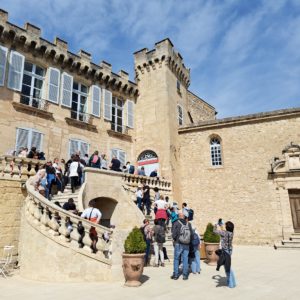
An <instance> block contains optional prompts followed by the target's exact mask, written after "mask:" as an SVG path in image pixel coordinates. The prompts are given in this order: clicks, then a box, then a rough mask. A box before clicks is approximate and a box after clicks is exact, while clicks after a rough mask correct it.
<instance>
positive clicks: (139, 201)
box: [135, 187, 143, 211]
mask: <svg viewBox="0 0 300 300" xmlns="http://www.w3.org/2000/svg"><path fill="white" fill-rule="evenodd" d="M135 195H136V203H137V206H138V208H139V209H140V210H141V211H142V210H143V208H142V201H143V191H142V188H141V187H138V188H137V191H136V192H135Z"/></svg>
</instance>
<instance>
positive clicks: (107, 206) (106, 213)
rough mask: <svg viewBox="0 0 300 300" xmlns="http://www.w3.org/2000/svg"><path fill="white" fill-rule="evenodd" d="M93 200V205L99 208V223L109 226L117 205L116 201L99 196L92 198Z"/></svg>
mask: <svg viewBox="0 0 300 300" xmlns="http://www.w3.org/2000/svg"><path fill="white" fill-rule="evenodd" d="M93 200H95V207H96V208H98V209H99V210H100V212H101V213H102V217H101V220H100V225H102V226H105V227H110V225H112V224H111V218H112V215H113V213H114V211H115V208H116V206H117V204H118V203H117V201H115V200H114V199H111V198H106V197H99V198H95V199H93Z"/></svg>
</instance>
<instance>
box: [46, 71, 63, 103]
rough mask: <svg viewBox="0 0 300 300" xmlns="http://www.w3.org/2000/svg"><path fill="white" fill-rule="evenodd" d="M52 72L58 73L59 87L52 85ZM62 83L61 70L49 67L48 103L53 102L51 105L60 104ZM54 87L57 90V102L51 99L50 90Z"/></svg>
mask: <svg viewBox="0 0 300 300" xmlns="http://www.w3.org/2000/svg"><path fill="white" fill-rule="evenodd" d="M51 72H58V85H57V86H56V85H54V84H53V83H51V80H50V78H51ZM60 81H61V78H60V70H59V69H56V68H52V67H49V68H48V89H47V101H49V102H51V103H55V104H58V103H59V97H60ZM52 86H53V87H54V88H57V97H56V98H57V99H56V100H52V99H50V88H51V87H52Z"/></svg>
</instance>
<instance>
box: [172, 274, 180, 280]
mask: <svg viewBox="0 0 300 300" xmlns="http://www.w3.org/2000/svg"><path fill="white" fill-rule="evenodd" d="M178 278H179V276H175V275H172V276H171V279H174V280H177V279H178Z"/></svg>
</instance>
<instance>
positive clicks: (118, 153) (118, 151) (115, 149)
mask: <svg viewBox="0 0 300 300" xmlns="http://www.w3.org/2000/svg"><path fill="white" fill-rule="evenodd" d="M113 151H116V152H117V155H116V156H117V159H118V160H120V153H121V152H123V153H124V164H122V161H121V160H120V162H121V168H122V167H123V166H125V165H126V157H127V155H126V152H125V151H124V150H122V149H119V148H112V149H111V150H110V160H112V157H113V155H112V152H113Z"/></svg>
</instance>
